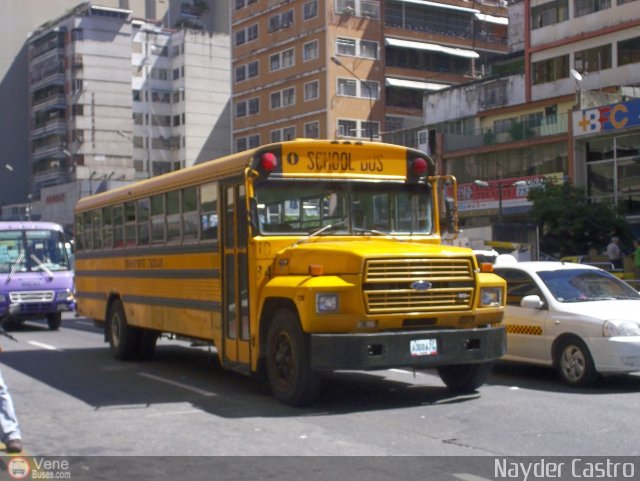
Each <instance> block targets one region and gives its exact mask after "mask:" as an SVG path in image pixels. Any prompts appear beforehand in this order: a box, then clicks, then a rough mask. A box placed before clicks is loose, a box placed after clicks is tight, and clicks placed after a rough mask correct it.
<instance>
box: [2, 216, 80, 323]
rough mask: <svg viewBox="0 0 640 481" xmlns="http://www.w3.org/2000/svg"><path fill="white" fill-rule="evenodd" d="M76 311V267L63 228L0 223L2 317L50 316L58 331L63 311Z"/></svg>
mask: <svg viewBox="0 0 640 481" xmlns="http://www.w3.org/2000/svg"><path fill="white" fill-rule="evenodd" d="M73 310H75V297H74V284H73V270H72V268H71V263H70V260H69V255H68V253H67V248H66V245H65V239H64V232H63V230H62V227H61V226H60V225H58V224H54V223H51V222H32V221H16V222H0V319H3V320H5V321H9V322H14V323H16V322H22V321H25V320H27V319H46V320H47V324H48V325H49V329H51V330H56V329H58V328H59V327H60V322H61V320H62V313H63V312H65V311H73Z"/></svg>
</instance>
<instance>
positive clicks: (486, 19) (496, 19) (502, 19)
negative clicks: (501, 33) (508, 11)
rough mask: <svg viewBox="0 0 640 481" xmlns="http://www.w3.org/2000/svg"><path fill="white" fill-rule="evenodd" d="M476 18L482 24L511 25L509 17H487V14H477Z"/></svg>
mask: <svg viewBox="0 0 640 481" xmlns="http://www.w3.org/2000/svg"><path fill="white" fill-rule="evenodd" d="M476 18H477V19H478V20H480V21H481V22H488V23H496V24H498V25H509V19H508V18H507V17H496V16H494V15H487V14H485V13H476Z"/></svg>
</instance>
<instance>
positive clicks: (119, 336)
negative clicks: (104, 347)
mask: <svg viewBox="0 0 640 481" xmlns="http://www.w3.org/2000/svg"><path fill="white" fill-rule="evenodd" d="M107 329H108V334H109V335H108V337H109V345H110V347H111V353H112V354H113V357H115V358H116V359H120V360H122V361H127V360H130V359H133V358H134V357H135V356H136V354H137V351H138V345H139V334H140V333H139V331H138V330H137V329H136V328H133V327H131V326H129V325H128V324H127V316H126V314H125V312H124V307H123V305H122V302H120V301H119V300H116V301H114V302H113V304H112V305H111V309H110V310H109V320H108V323H107Z"/></svg>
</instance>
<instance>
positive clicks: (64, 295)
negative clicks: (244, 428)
mask: <svg viewBox="0 0 640 481" xmlns="http://www.w3.org/2000/svg"><path fill="white" fill-rule="evenodd" d="M73 299H74V295H73V291H72V290H71V289H65V290H64V291H60V292H58V293H57V294H56V301H67V302H70V301H73Z"/></svg>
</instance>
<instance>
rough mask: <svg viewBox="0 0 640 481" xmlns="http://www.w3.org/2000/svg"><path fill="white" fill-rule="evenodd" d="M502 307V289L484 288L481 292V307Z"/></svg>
mask: <svg viewBox="0 0 640 481" xmlns="http://www.w3.org/2000/svg"><path fill="white" fill-rule="evenodd" d="M501 305H502V289H501V288H500V287H484V288H483V289H482V290H481V291H480V306H481V307H496V306H501Z"/></svg>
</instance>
